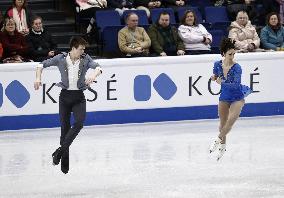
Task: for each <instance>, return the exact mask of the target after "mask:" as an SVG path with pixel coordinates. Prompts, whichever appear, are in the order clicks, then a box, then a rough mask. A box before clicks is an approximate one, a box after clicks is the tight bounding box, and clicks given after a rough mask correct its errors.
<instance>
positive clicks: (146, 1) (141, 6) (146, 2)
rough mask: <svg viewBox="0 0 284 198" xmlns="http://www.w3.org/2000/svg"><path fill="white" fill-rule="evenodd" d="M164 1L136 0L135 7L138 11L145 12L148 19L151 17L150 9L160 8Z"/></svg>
mask: <svg viewBox="0 0 284 198" xmlns="http://www.w3.org/2000/svg"><path fill="white" fill-rule="evenodd" d="M161 6H162V1H160V0H134V7H135V8H136V9H137V10H145V11H146V13H147V16H148V18H149V17H150V14H151V13H150V9H153V8H160V7H161Z"/></svg>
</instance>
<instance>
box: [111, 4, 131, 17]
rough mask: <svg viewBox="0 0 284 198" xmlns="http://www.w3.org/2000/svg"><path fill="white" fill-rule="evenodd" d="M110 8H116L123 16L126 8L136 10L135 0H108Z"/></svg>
mask: <svg viewBox="0 0 284 198" xmlns="http://www.w3.org/2000/svg"><path fill="white" fill-rule="evenodd" d="M108 5H109V8H113V9H115V11H117V12H118V13H119V15H120V16H122V14H123V12H124V11H125V10H129V9H131V10H136V9H135V8H133V0H109V1H108Z"/></svg>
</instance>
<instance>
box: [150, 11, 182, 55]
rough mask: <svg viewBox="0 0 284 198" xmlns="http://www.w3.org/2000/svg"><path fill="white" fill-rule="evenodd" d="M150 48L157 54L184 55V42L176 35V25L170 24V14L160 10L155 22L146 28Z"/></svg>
mask: <svg viewBox="0 0 284 198" xmlns="http://www.w3.org/2000/svg"><path fill="white" fill-rule="evenodd" d="M148 34H149V37H150V39H151V43H152V44H151V48H152V49H153V52H154V53H155V55H158V56H168V55H170V56H175V55H184V54H185V52H184V50H185V49H184V44H183V42H182V40H181V39H180V37H179V35H178V31H177V29H176V27H174V26H171V25H170V15H169V14H168V13H167V12H161V13H160V16H159V18H158V20H157V22H156V23H154V24H152V25H151V26H150V27H149V30H148Z"/></svg>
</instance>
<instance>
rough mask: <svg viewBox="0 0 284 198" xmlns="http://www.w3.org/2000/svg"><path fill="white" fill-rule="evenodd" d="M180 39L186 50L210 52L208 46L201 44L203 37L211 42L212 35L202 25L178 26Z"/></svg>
mask: <svg viewBox="0 0 284 198" xmlns="http://www.w3.org/2000/svg"><path fill="white" fill-rule="evenodd" d="M178 33H179V36H180V38H181V39H182V40H183V43H184V45H185V49H186V50H210V49H211V46H210V45H209V44H207V45H206V44H205V43H203V41H204V37H205V38H208V39H209V40H210V41H212V35H211V34H210V33H209V32H208V31H207V30H206V28H205V27H204V26H203V25H202V24H198V25H197V26H189V25H180V26H179V28H178Z"/></svg>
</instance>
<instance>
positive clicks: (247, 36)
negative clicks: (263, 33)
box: [228, 21, 260, 50]
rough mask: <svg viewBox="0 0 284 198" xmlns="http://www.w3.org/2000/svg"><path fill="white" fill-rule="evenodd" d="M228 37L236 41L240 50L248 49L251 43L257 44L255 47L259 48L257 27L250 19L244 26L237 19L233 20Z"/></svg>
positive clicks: (236, 45)
mask: <svg viewBox="0 0 284 198" xmlns="http://www.w3.org/2000/svg"><path fill="white" fill-rule="evenodd" d="M228 37H229V38H231V39H233V40H235V41H236V43H235V47H236V48H237V49H238V50H247V49H248V46H249V44H251V43H253V44H254V45H255V48H259V45H260V39H259V37H258V34H257V32H256V29H255V27H254V26H252V24H251V22H250V21H248V22H247V24H246V25H245V26H244V27H243V26H240V25H239V24H238V23H237V22H236V21H234V22H232V23H231V25H230V31H229V36H228Z"/></svg>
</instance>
